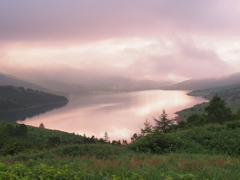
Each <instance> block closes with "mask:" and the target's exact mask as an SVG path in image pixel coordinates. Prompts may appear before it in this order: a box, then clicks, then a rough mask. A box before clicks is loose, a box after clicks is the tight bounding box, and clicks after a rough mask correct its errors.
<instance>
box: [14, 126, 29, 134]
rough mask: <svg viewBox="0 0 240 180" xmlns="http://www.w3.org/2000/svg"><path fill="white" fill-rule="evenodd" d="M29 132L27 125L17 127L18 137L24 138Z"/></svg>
mask: <svg viewBox="0 0 240 180" xmlns="http://www.w3.org/2000/svg"><path fill="white" fill-rule="evenodd" d="M27 131H28V128H27V126H26V125H25V124H20V125H19V126H18V127H16V135H19V136H24V135H25V134H26V133H27Z"/></svg>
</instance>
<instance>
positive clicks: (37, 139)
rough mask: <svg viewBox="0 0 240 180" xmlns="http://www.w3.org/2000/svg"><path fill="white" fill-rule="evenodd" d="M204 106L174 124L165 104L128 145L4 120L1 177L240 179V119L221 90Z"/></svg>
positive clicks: (0, 127)
mask: <svg viewBox="0 0 240 180" xmlns="http://www.w3.org/2000/svg"><path fill="white" fill-rule="evenodd" d="M204 112H205V115H204V116H195V117H192V119H189V121H187V122H185V123H179V124H178V125H174V124H173V121H172V120H169V119H168V118H167V114H166V112H165V111H164V110H163V113H162V115H161V116H160V117H159V119H155V118H154V120H155V124H154V125H152V124H150V123H149V122H148V121H146V122H145V123H144V127H143V128H142V129H141V133H140V134H136V133H135V134H134V136H133V137H132V142H131V143H130V144H126V143H124V144H125V145H122V144H121V142H119V141H113V142H112V143H110V142H109V141H108V134H107V132H106V133H105V137H104V139H97V138H94V137H93V136H92V137H91V138H87V137H85V136H80V135H75V134H71V133H64V132H61V131H53V130H47V129H45V128H44V126H43V125H41V128H36V127H35V128H34V127H30V126H26V127H27V131H24V132H25V133H21V134H19V133H17V134H16V132H17V129H19V128H20V125H18V124H16V123H11V122H1V121H0V153H1V155H0V162H1V163H0V179H13V180H15V179H16V180H17V179H25V180H28V179H29V180H30V179H31V180H32V179H37V180H42V179H44V180H45V179H55V180H57V179H87V180H100V179H101V180H102V179H106V180H122V179H123V180H143V179H144V180H152V179H157V180H158V179H159V180H170V179H172V180H175V179H176V180H178V179H179V180H180V179H192V180H193V179H194V180H212V179H217V180H228V179H229V180H235V179H236V180H239V179H240V173H239V172H240V159H239V154H240V120H237V119H236V118H237V115H236V114H233V113H232V112H231V111H230V109H229V108H227V107H226V106H225V103H224V101H223V100H222V99H221V98H220V97H218V96H215V97H214V98H213V99H212V100H211V101H210V103H209V105H208V106H207V107H206V108H205V109H204ZM239 119H240V118H239ZM22 127H23V125H22V126H21V128H22ZM14 130H15V131H14ZM21 132H22V131H21ZM124 142H126V141H124Z"/></svg>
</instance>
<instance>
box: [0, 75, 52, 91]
mask: <svg viewBox="0 0 240 180" xmlns="http://www.w3.org/2000/svg"><path fill="white" fill-rule="evenodd" d="M3 85H12V86H16V87H24V88H26V89H28V88H29V89H34V90H39V91H48V90H47V89H46V88H44V87H41V86H39V85H36V84H33V83H30V82H27V81H23V80H20V79H17V78H14V77H11V76H9V75H5V74H2V73H0V86H3Z"/></svg>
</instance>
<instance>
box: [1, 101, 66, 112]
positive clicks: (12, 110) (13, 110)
mask: <svg viewBox="0 0 240 180" xmlns="http://www.w3.org/2000/svg"><path fill="white" fill-rule="evenodd" d="M68 102H69V101H66V102H53V103H46V104H38V105H34V106H30V107H26V108H19V109H11V110H4V111H0V112H15V111H21V110H26V109H32V108H36V107H40V106H45V105H51V104H64V103H66V104H67V103H68Z"/></svg>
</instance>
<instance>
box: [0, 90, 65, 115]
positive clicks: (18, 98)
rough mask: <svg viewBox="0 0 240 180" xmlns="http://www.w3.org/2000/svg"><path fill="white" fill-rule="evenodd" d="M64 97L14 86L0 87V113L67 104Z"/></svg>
mask: <svg viewBox="0 0 240 180" xmlns="http://www.w3.org/2000/svg"><path fill="white" fill-rule="evenodd" d="M67 102H68V99H67V98H66V97H64V96H59V95H54V94H49V93H45V92H42V91H36V90H32V89H25V88H23V87H14V86H0V111H11V110H17V109H25V108H31V107H36V106H39V105H44V104H52V103H67Z"/></svg>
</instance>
